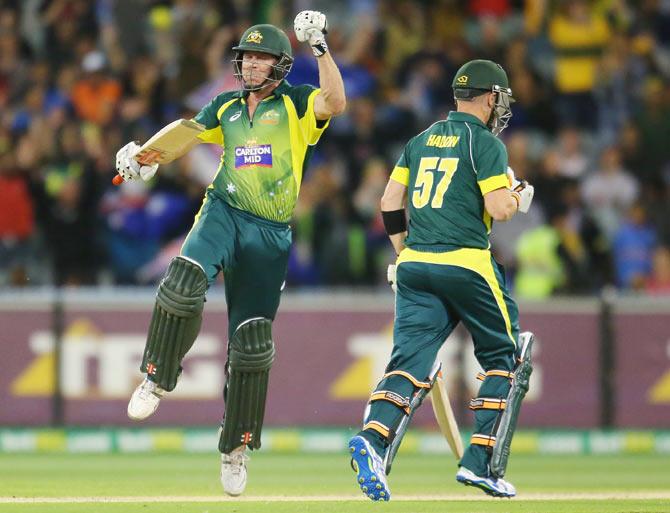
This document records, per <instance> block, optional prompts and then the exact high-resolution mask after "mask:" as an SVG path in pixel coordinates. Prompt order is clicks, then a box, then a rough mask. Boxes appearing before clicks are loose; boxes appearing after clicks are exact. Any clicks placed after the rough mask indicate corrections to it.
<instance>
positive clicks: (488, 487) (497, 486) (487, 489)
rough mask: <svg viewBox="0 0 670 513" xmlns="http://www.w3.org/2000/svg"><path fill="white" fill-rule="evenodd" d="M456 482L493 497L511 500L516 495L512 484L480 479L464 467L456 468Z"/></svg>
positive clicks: (498, 479)
mask: <svg viewBox="0 0 670 513" xmlns="http://www.w3.org/2000/svg"><path fill="white" fill-rule="evenodd" d="M456 481H458V482H459V483H462V484H464V485H465V486H474V487H476V488H479V489H480V490H482V491H483V492H484V493H486V494H488V495H492V496H493V497H507V498H512V497H514V496H515V495H516V489H515V488H514V485H513V484H512V483H509V482H507V481H505V480H504V479H501V478H495V477H481V476H478V475H476V474H475V473H474V472H472V471H471V470H468V469H467V468H465V467H458V472H457V473H456Z"/></svg>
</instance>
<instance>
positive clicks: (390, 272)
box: [386, 264, 398, 292]
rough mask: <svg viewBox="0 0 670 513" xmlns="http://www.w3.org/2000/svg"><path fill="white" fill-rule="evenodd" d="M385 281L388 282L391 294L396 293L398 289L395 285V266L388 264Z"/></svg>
mask: <svg viewBox="0 0 670 513" xmlns="http://www.w3.org/2000/svg"><path fill="white" fill-rule="evenodd" d="M386 280H387V281H388V282H389V285H391V289H392V290H393V292H397V291H398V287H397V285H396V277H395V264H389V266H388V267H387V268H386Z"/></svg>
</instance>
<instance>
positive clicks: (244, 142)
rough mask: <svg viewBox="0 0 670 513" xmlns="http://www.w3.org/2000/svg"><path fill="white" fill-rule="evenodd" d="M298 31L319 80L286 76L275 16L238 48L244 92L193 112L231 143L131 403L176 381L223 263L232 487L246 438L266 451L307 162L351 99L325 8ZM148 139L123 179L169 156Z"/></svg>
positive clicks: (170, 275) (208, 132)
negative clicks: (278, 330) (281, 312)
mask: <svg viewBox="0 0 670 513" xmlns="http://www.w3.org/2000/svg"><path fill="white" fill-rule="evenodd" d="M294 29H295V34H296V37H297V39H298V41H304V42H308V44H309V45H310V46H311V48H312V51H313V53H314V55H315V56H316V59H317V62H318V68H319V82H320V88H318V89H317V88H314V87H312V86H309V85H300V86H291V85H290V84H289V83H288V82H287V81H286V80H285V78H286V75H288V73H289V71H290V69H291V65H292V63H293V57H292V50H291V44H290V42H289V39H288V37H287V36H286V34H285V33H284V32H283V31H282V30H280V29H279V28H277V27H275V26H273V25H266V24H264V25H255V26H253V27H250V28H249V29H247V30H246V31H245V32H244V34H243V35H242V38H241V39H240V42H239V45H237V46H236V47H234V48H233V51H234V52H235V53H234V60H233V65H234V70H235V76H236V77H237V78H238V80H239V82H240V85H241V90H239V91H233V92H224V93H221V94H219V95H218V96H217V97H215V98H214V99H213V100H212V101H211V102H210V103H209V104H207V105H206V106H205V107H204V108H203V109H202V110H201V111H200V112H199V113H198V114H197V116H196V117H195V118H194V121H195V122H196V123H194V125H195V126H196V127H200V128H201V129H202V130H201V133H200V134H199V135H197V137H198V138H199V142H206V143H213V144H219V145H221V146H222V147H223V149H224V153H223V157H222V159H221V164H220V166H219V170H218V173H217V175H216V177H215V179H214V181H213V183H212V184H211V185H210V186H209V188H208V189H207V192H206V194H205V199H204V202H203V205H202V207H201V209H200V212H199V213H198V215H197V216H196V218H195V222H194V224H193V227H192V229H191V231H190V232H189V234H188V236H187V238H186V240H185V242H184V245H183V247H182V248H181V252H180V255H179V256H178V257H176V258H175V259H174V260H172V262H171V263H170V265H169V267H168V269H167V272H166V275H165V277H164V278H163V280H162V281H161V283H160V286H159V288H158V293H157V295H156V304H155V307H154V311H153V316H152V319H151V324H150V326H149V332H148V336H147V342H146V347H145V350H144V356H143V360H142V364H141V371H142V372H143V373H145V374H146V378H145V380H144V381H143V382H142V383H141V384H140V385H139V386H138V387H137V389H136V390H135V392H134V393H133V395H132V397H131V399H130V402H129V404H128V416H129V417H130V418H131V419H134V420H142V419H146V418H147V417H149V416H150V415H152V414H153V413H154V412H155V411H156V408H157V407H158V404H159V402H160V400H161V398H162V397H163V396H164V395H165V394H166V393H167V392H170V391H171V390H173V389H174V388H175V386H176V385H177V381H178V378H179V375H180V373H181V371H182V367H181V362H182V359H183V358H184V356H185V355H186V353H187V352H188V350H189V349H190V348H191V346H192V345H193V343H194V342H195V339H196V337H197V335H198V332H199V330H200V325H201V321H202V311H203V306H204V302H205V293H206V292H207V289H208V288H209V286H210V285H211V284H212V282H213V281H214V280H215V279H216V276H217V275H218V274H219V273H220V272H223V274H224V278H225V279H224V281H225V293H226V303H227V306H228V321H229V325H228V361H227V363H226V376H227V379H226V386H225V389H224V398H225V413H224V417H223V422H222V426H221V431H220V436H219V444H218V446H219V451H220V452H221V453H222V456H221V482H222V485H223V489H224V491H225V492H226V493H227V494H229V495H239V494H241V493H242V492H243V491H244V488H245V486H246V482H247V468H246V461H247V459H248V455H247V448H249V449H258V448H259V447H260V443H261V429H262V426H263V416H264V412H265V399H266V394H267V387H268V377H269V372H270V367H271V366H272V363H273V360H274V356H275V344H274V341H273V338H272V322H273V320H274V318H275V314H276V312H277V309H278V307H279V299H280V293H281V289H282V285H283V282H284V279H285V277H286V270H287V263H288V254H289V247H290V244H291V230H290V228H289V224H288V223H289V220H290V219H291V215H292V212H293V209H294V207H295V205H296V201H297V198H298V191H299V190H300V182H301V180H302V176H303V171H304V170H305V168H306V166H307V164H308V162H309V159H310V155H311V153H312V150H313V148H314V145H315V144H316V143H317V142H318V140H319V138H320V137H321V134H322V133H323V131H324V130H325V129H326V127H327V126H328V123H329V120H330V118H331V117H332V116H335V115H337V114H340V113H342V112H343V111H344V108H345V103H346V99H345V93H344V85H343V83H342V78H341V76H340V72H339V70H338V68H337V66H336V64H335V62H334V61H333V59H332V57H331V56H330V54H329V52H328V46H327V44H326V40H325V37H324V35H325V34H326V31H327V22H326V17H325V15H323V14H322V13H320V12H317V11H302V12H301V13H299V14H298V15H297V16H296V18H295V22H294ZM177 124H179V123H177ZM166 128H169V127H166ZM190 147H192V144H190V143H187V144H184V148H190ZM139 149H140V147H139V146H138V145H137V144H136V143H129V144H128V145H126V146H124V147H123V148H122V149H121V150H119V152H118V154H117V172H118V173H119V175H120V176H121V177H122V178H123V179H124V180H137V179H143V180H147V179H149V178H151V177H152V176H153V174H154V173H155V172H156V168H157V167H158V164H156V163H153V164H152V163H147V162H142V164H143V165H141V164H140V163H139V162H137V160H135V158H134V157H135V156H137V154H138V151H139ZM139 160H142V159H139Z"/></svg>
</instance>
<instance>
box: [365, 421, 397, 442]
mask: <svg viewBox="0 0 670 513" xmlns="http://www.w3.org/2000/svg"><path fill="white" fill-rule="evenodd" d="M366 429H371V430H373V431H376V432H377V433H379V434H380V435H382V436H383V437H384V438H386V439H389V438H392V437H393V435H394V433H393V431H392V430H391V428H389V427H388V426H385V425H384V424H382V423H381V422H378V421H376V420H371V421H370V422H367V423H366V424H365V425H364V426H363V431H365V430H366Z"/></svg>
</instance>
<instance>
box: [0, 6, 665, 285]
mask: <svg viewBox="0 0 670 513" xmlns="http://www.w3.org/2000/svg"><path fill="white" fill-rule="evenodd" d="M305 8H309V9H318V10H322V11H323V12H325V13H326V14H327V16H328V19H329V25H330V26H329V33H328V44H329V47H330V49H331V51H332V53H333V55H334V57H335V59H336V61H337V62H338V64H339V66H340V69H341V71H342V74H343V77H344V81H345V87H346V90H347V96H348V109H347V112H346V113H345V115H343V116H341V117H339V118H336V119H335V120H333V123H332V125H331V127H330V128H329V129H328V130H327V131H326V135H325V136H324V137H323V139H322V141H321V142H320V143H319V146H318V149H317V152H316V153H315V155H314V157H313V160H312V163H311V166H310V169H309V170H308V172H307V174H306V176H305V179H304V182H303V185H302V190H301V195H300V201H299V204H298V207H297V209H296V212H295V216H294V221H293V228H294V241H295V242H294V246H293V250H292V254H291V258H290V264H289V274H288V278H287V281H288V284H289V285H290V286H294V287H298V286H341V285H344V286H357V285H363V286H376V285H381V284H383V283H384V282H385V268H386V265H387V264H388V263H389V262H391V261H393V259H394V258H395V254H394V253H393V250H392V248H391V246H390V244H389V242H388V239H387V237H386V236H385V233H384V229H383V224H382V222H381V218H380V214H379V199H380V197H381V194H382V191H383V189H384V186H385V184H386V181H387V179H388V176H389V173H390V171H391V169H392V167H393V165H394V163H395V161H396V160H397V158H398V156H399V154H400V152H401V150H402V147H403V146H404V144H405V142H406V141H407V140H408V139H409V138H410V137H412V136H413V135H415V134H416V133H418V132H420V131H421V130H423V129H424V128H426V127H427V126H428V125H430V124H431V123H433V122H434V121H436V120H439V119H443V118H445V117H446V115H447V113H448V112H449V111H450V110H453V109H454V104H453V97H452V92H451V81H452V78H453V76H454V74H455V72H456V70H457V69H458V68H459V67H460V65H461V64H463V63H464V62H465V61H467V60H469V59H471V58H486V59H492V60H494V61H496V62H499V63H501V64H502V65H503V66H504V67H505V69H506V70H507V72H508V75H509V76H510V80H511V87H512V90H513V93H514V97H515V99H516V103H514V104H513V113H514V116H513V118H512V121H511V123H510V126H509V128H507V130H506V131H505V132H503V134H502V136H501V137H502V139H503V140H504V141H505V143H506V145H507V148H508V151H509V157H510V165H511V167H512V168H513V169H514V170H515V172H516V174H517V176H521V177H523V178H525V179H527V180H528V181H530V182H531V183H533V184H534V185H535V187H536V198H535V202H534V204H533V208H532V209H531V212H530V213H529V214H528V215H518V216H515V217H514V219H513V220H512V221H511V222H509V223H498V224H495V225H494V228H493V233H492V249H493V251H494V252H495V255H496V257H497V258H498V260H499V261H500V262H501V263H503V264H504V265H505V267H506V269H507V273H508V278H509V280H510V285H511V288H512V289H513V290H514V292H515V295H516V296H517V297H519V298H544V297H547V296H550V295H556V294H591V295H592V294H597V293H598V292H599V291H600V290H601V289H602V288H603V287H604V286H605V285H609V284H612V285H615V286H617V287H618V288H620V289H621V290H631V291H638V292H644V293H648V294H663V293H665V294H670V249H669V248H670V2H669V1H668V0H643V1H640V2H633V1H625V0H594V1H587V0H555V1H554V0H533V1H530V0H527V1H521V0H518V1H513V0H472V1H469V2H463V1H458V0H431V1H428V0H426V1H419V0H339V1H334V0H310V1H307V0H294V1H280V0H253V1H250V0H173V1H151V0H144V1H143V0H90V1H87V0H23V1H19V0H16V1H4V0H0V286H30V285H48V284H59V285H96V284H121V285H135V284H149V283H154V282H155V281H156V280H158V279H160V277H161V276H162V274H163V271H164V270H165V268H166V267H167V263H168V262H169V261H170V259H171V258H172V257H173V256H175V255H176V254H177V253H178V251H179V248H180V245H181V242H182V241H183V239H184V237H185V235H186V233H187V232H188V229H189V228H190V226H191V223H192V221H193V217H194V215H195V213H196V212H197V211H198V208H199V206H200V204H201V201H202V197H203V192H204V188H205V187H206V186H207V185H208V184H209V183H210V182H211V180H212V178H213V175H214V173H215V172H216V169H217V165H218V161H219V153H218V151H220V150H218V149H217V148H215V147H213V146H212V145H201V146H198V147H197V148H196V149H194V150H193V151H192V152H191V153H189V154H188V155H187V156H186V157H184V158H182V159H180V160H178V161H176V162H174V163H172V164H170V165H167V166H163V167H161V169H160V170H159V173H158V175H157V178H156V179H154V180H153V181H151V182H149V183H148V184H145V183H142V182H130V183H124V184H123V185H122V186H121V187H114V186H113V185H112V184H111V179H112V177H113V176H114V174H115V171H114V155H115V153H116V151H117V149H118V148H120V147H121V146H123V145H124V144H125V143H126V142H127V141H129V140H133V139H135V140H139V141H144V140H146V139H147V138H148V137H149V136H150V135H151V134H153V133H154V132H155V131H156V130H158V129H159V128H161V127H162V126H164V125H165V124H167V123H168V122H170V121H172V120H174V119H176V118H178V117H191V116H193V115H194V114H195V113H196V112H197V111H198V110H199V109H200V108H201V107H202V106H203V105H204V104H205V103H206V102H207V101H208V100H209V99H210V98H211V97H213V96H215V95H216V94H218V93H219V92H221V91H223V90H229V89H235V88H237V87H238V85H237V83H236V82H235V80H234V77H233V75H232V65H231V63H230V59H231V57H232V55H231V50H230V49H231V47H232V46H234V44H235V43H236V42H237V41H238V39H239V37H240V35H241V33H242V32H243V30H244V29H245V28H246V27H248V26H249V25H251V24H253V23H259V22H270V23H274V24H276V25H278V26H281V27H282V28H284V29H285V30H286V32H287V34H288V35H289V37H290V38H291V40H292V43H293V48H294V56H295V63H294V66H293V70H292V71H291V73H290V75H289V81H290V82H291V83H294V84H299V83H312V84H315V85H317V84H318V72H317V67H316V62H315V60H314V57H313V56H312V54H311V51H310V50H309V48H308V47H307V46H306V45H299V44H298V43H297V42H296V41H295V37H294V34H293V31H292V20H293V16H294V15H295V13H296V12H298V11H299V10H301V9H305Z"/></svg>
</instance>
